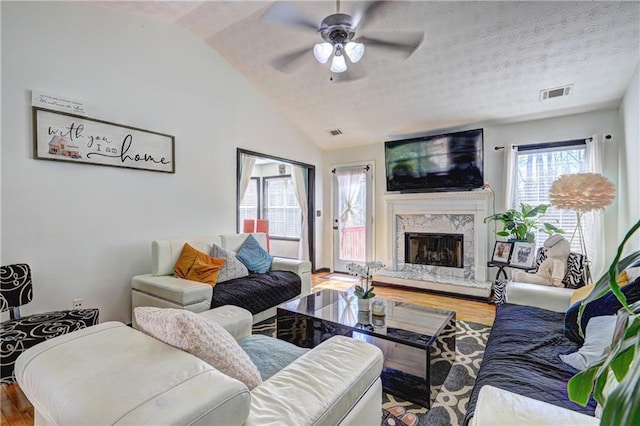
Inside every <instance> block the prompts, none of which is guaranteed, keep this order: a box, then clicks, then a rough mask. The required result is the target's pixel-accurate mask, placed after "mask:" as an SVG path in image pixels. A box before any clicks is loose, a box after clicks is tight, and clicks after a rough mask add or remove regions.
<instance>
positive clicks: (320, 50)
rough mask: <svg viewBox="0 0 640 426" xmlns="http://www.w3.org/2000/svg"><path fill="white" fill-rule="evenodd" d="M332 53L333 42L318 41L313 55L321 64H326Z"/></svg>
mask: <svg viewBox="0 0 640 426" xmlns="http://www.w3.org/2000/svg"><path fill="white" fill-rule="evenodd" d="M332 53H333V45H332V44H331V43H318V44H316V45H315V46H313V56H315V57H316V60H317V61H318V62H320V63H321V64H326V63H327V61H328V60H329V57H330V56H331V54H332Z"/></svg>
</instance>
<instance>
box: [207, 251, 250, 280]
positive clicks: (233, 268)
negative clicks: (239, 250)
mask: <svg viewBox="0 0 640 426" xmlns="http://www.w3.org/2000/svg"><path fill="white" fill-rule="evenodd" d="M210 256H211V257H215V258H218V259H224V260H225V262H224V265H222V269H220V272H218V281H217V282H219V283H222V282H225V281H229V280H233V279H235V278H242V277H246V276H247V275H249V270H248V269H247V267H246V266H244V263H242V262H240V261H239V260H238V258H237V257H236V255H235V253H234V252H232V251H231V250H227V249H224V248H222V247H220V246H219V245H217V244H214V245H213V247H211V255H210Z"/></svg>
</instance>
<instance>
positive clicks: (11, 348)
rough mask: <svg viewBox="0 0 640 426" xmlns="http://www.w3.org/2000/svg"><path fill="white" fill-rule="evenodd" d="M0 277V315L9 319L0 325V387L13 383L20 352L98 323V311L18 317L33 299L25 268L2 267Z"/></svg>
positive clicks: (29, 273)
mask: <svg viewBox="0 0 640 426" xmlns="http://www.w3.org/2000/svg"><path fill="white" fill-rule="evenodd" d="M0 278H1V290H2V291H1V292H0V293H1V294H0V307H1V308H2V309H1V310H2V312H6V311H9V314H10V318H11V319H9V320H7V321H5V322H3V323H2V335H1V339H2V340H1V341H2V350H1V356H0V370H1V373H2V382H1V383H2V384H3V385H5V384H11V383H13V382H14V381H15V376H14V374H13V367H14V364H15V362H16V359H17V358H18V356H19V355H20V354H21V353H22V352H23V351H25V350H27V349H29V348H30V347H32V346H35V345H37V344H38V343H40V342H44V341H45V340H47V339H50V338H52V337H56V336H60V335H62V334H66V333H70V332H72V331H75V330H80V329H81V328H85V327H89V326H91V325H95V324H97V323H98V314H99V312H98V309H73V310H68V311H56V312H46V313H42V314H33V315H29V316H26V317H22V318H21V317H20V306H22V305H26V304H27V303H29V302H31V300H32V298H33V285H32V283H31V269H30V268H29V265H27V264H24V263H18V264H14V265H7V266H2V268H1V271H0Z"/></svg>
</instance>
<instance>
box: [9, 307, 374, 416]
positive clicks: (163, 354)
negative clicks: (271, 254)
mask: <svg viewBox="0 0 640 426" xmlns="http://www.w3.org/2000/svg"><path fill="white" fill-rule="evenodd" d="M242 311H244V312H242ZM200 315H203V316H206V317H207V318H208V319H209V320H214V321H217V322H219V323H220V324H221V325H223V327H225V328H226V329H227V330H228V331H229V332H230V333H231V334H232V335H233V336H234V337H235V338H236V339H238V338H240V337H244V336H246V334H247V330H249V332H250V329H251V328H250V327H251V322H250V316H251V314H250V313H249V312H248V311H246V310H243V309H241V308H237V307H230V306H225V307H222V308H216V309H213V310H210V311H207V312H205V313H202V314H200ZM236 318H240V319H241V321H236V320H235V319H236ZM382 362H383V360H382V353H381V351H380V350H379V349H378V348H376V347H375V346H373V345H370V344H368V343H365V342H362V341H359V340H355V339H351V338H348V337H344V336H335V337H332V338H330V339H329V340H327V341H325V342H323V343H322V344H320V345H318V346H317V347H315V348H314V349H312V350H310V351H309V352H307V353H305V354H304V355H302V356H301V357H299V358H297V359H296V360H295V361H293V362H292V363H291V364H289V365H287V366H286V367H284V368H283V369H282V370H280V371H279V372H277V373H276V374H275V375H273V376H271V377H270V378H268V379H267V380H265V381H264V382H263V383H262V384H260V385H258V386H256V387H255V388H254V389H253V390H251V391H250V390H249V389H248V388H247V387H246V386H245V385H244V384H243V383H242V382H240V381H238V380H236V379H234V378H231V377H229V376H227V375H225V374H223V373H222V372H220V371H219V370H217V369H216V368H214V367H212V366H211V365H209V364H207V363H206V362H204V361H202V360H200V359H199V358H197V357H195V356H193V355H191V354H189V353H187V352H183V351H181V350H179V349H177V348H174V347H172V346H169V345H167V344H165V343H163V342H161V341H159V340H156V339H154V338H153V337H150V336H148V335H146V334H143V333H142V332H139V331H137V330H135V329H133V328H131V327H127V326H126V325H124V324H122V323H119V322H106V323H102V324H99V325H96V326H93V327H88V328H85V329H83V330H80V331H76V332H73V333H70V334H66V335H64V336H59V337H57V338H53V339H50V340H48V341H46V342H44V343H42V344H39V345H37V346H35V347H33V348H31V349H29V350H27V351H25V352H24V353H23V354H22V355H21V356H20V357H19V358H18V361H17V363H16V378H17V382H18V383H19V385H20V389H22V390H23V392H24V394H25V395H26V397H27V398H28V399H29V401H31V403H32V405H33V407H34V416H35V424H36V425H40V424H55V425H81V424H82V425H116V424H117V425H169V424H171V425H296V426H297V425H336V424H345V425H348V424H354V425H374V424H380V418H381V404H382V385H381V381H380V373H381V371H382Z"/></svg>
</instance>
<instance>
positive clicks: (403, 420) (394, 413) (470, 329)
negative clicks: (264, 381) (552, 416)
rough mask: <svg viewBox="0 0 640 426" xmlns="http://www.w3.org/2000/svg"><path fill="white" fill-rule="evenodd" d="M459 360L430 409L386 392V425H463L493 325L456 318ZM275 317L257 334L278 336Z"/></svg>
mask: <svg viewBox="0 0 640 426" xmlns="http://www.w3.org/2000/svg"><path fill="white" fill-rule="evenodd" d="M456 325H457V327H456V360H455V362H454V364H453V366H452V367H451V371H450V372H449V375H448V376H447V378H446V380H445V382H444V385H443V386H442V388H441V389H440V392H439V393H438V395H437V396H436V400H435V402H434V404H433V406H432V407H431V409H427V408H424V407H421V406H419V405H416V404H413V403H411V402H408V401H405V400H402V399H400V398H397V397H395V396H393V395H390V394H387V393H383V394H382V419H381V424H382V425H388V426H405V425H406V426H415V425H422V426H424V425H429V426H456V425H462V424H463V420H464V416H465V413H466V412H467V404H468V402H469V396H470V395H471V390H472V389H473V384H474V382H475V379H476V374H477V373H478V370H479V369H480V363H481V362H482V357H483V355H484V348H485V345H486V344H487V338H488V337H489V332H490V331H491V327H489V326H486V325H482V324H476V323H473V322H467V321H456ZM275 332H276V324H275V317H274V318H269V319H267V320H265V321H262V322H260V323H258V324H256V325H254V326H253V333H254V334H264V335H267V336H275Z"/></svg>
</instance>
